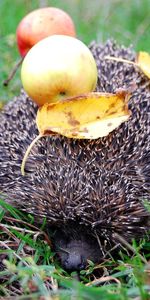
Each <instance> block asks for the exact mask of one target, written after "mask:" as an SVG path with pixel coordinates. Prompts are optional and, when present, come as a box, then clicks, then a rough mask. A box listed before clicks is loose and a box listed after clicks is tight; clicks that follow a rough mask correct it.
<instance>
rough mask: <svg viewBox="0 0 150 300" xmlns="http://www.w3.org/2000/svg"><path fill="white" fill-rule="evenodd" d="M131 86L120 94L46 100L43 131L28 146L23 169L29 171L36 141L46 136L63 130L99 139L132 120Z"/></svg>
mask: <svg viewBox="0 0 150 300" xmlns="http://www.w3.org/2000/svg"><path fill="white" fill-rule="evenodd" d="M130 94H131V90H130V89H129V90H128V91H121V90H119V91H118V92H117V93H116V94H109V93H94V92H93V93H89V94H86V95H81V96H77V97H72V98H69V99H66V100H64V101H62V102H56V103H46V104H44V105H43V106H42V107H40V108H39V109H38V112H37V117H36V124H37V127H38V130H39V135H38V136H37V137H36V138H35V139H34V140H33V141H32V143H31V144H30V145H29V147H28V148H27V150H26V153H25V155H24V158H23V161H22V164H21V173H22V175H25V163H26V160H27V158H28V155H29V153H30V151H31V149H32V147H33V146H34V144H35V143H36V142H37V141H38V140H39V139H40V138H41V137H43V136H48V135H54V134H60V135H63V136H66V137H69V138H76V139H97V138H99V137H103V136H106V135H108V134H109V133H110V132H111V131H112V130H114V129H115V128H117V127H118V126H119V125H120V124H121V123H123V122H125V121H126V120H128V118H129V116H130V111H129V110H128V101H129V98H130Z"/></svg>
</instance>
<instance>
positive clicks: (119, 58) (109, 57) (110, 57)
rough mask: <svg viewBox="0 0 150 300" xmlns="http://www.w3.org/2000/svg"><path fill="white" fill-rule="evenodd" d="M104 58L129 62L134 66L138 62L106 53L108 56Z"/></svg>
mask: <svg viewBox="0 0 150 300" xmlns="http://www.w3.org/2000/svg"><path fill="white" fill-rule="evenodd" d="M105 59H109V60H114V61H118V62H123V63H127V64H131V65H134V66H138V64H137V63H135V62H134V61H130V60H126V59H124V58H121V57H113V56H109V55H108V56H105Z"/></svg>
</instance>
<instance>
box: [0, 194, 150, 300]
mask: <svg viewBox="0 0 150 300" xmlns="http://www.w3.org/2000/svg"><path fill="white" fill-rule="evenodd" d="M0 204H1V207H3V208H1V210H0V222H1V226H0V235H1V239H0V261H3V265H2V264H0V297H2V299H6V297H13V296H14V297H15V299H18V300H19V299H20V300H21V299H28V298H27V297H30V298H29V299H40V297H45V298H41V299H54V300H59V299H60V300H61V299H64V300H72V299H75V300H76V299H77V300H84V299H86V300H99V299H102V300H129V299H141V300H148V299H149V292H150V286H149V284H148V283H149V267H148V264H147V265H145V264H144V263H143V261H142V260H141V257H140V255H139V251H140V247H137V246H136V244H135V243H134V244H133V247H134V249H135V255H134V256H133V257H132V258H129V257H128V255H127V254H120V260H118V261H114V260H110V259H109V260H106V261H105V262H103V263H101V264H99V265H97V266H94V264H92V262H90V263H89V266H88V267H87V269H86V270H83V271H81V272H80V274H79V275H77V274H76V273H75V272H73V273H72V274H67V273H66V272H65V271H64V270H63V269H61V268H60V266H59V264H58V263H57V260H56V258H55V256H54V253H53V252H51V249H50V240H49V238H48V237H47V236H46V234H45V233H44V231H43V228H41V229H39V228H36V227H35V226H34V225H33V219H32V218H31V217H30V216H27V215H24V214H23V213H20V212H19V211H17V209H14V208H12V207H11V206H10V205H8V204H6V203H5V202H4V201H2V200H0ZM4 209H5V210H8V211H9V213H10V214H9V216H8V215H6V213H5V211H4ZM14 218H15V219H16V221H14ZM79 278H80V280H79Z"/></svg>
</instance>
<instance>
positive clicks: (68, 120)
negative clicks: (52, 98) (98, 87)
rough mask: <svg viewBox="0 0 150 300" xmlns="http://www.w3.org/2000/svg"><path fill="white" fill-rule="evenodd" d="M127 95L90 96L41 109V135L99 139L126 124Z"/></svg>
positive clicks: (39, 119) (125, 93)
mask: <svg viewBox="0 0 150 300" xmlns="http://www.w3.org/2000/svg"><path fill="white" fill-rule="evenodd" d="M129 97H130V94H129V92H127V91H122V92H118V93H116V94H109V93H98V92H97V93H89V94H86V95H81V96H77V97H73V98H70V99H67V100H64V101H63V102H57V103H46V104H44V105H43V106H42V107H40V108H39V110H38V112H37V117H36V123H37V127H38V130H39V132H40V134H41V135H48V134H60V135H63V136H66V137H69V138H77V139H97V138H99V137H103V136H106V135H108V134H109V133H110V132H111V131H113V130H114V129H115V128H117V127H118V126H119V125H120V124H121V123H122V122H125V121H126V120H127V119H128V118H129V116H130V112H129V110H128V100H129Z"/></svg>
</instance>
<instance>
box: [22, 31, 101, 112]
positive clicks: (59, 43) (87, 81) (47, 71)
mask: <svg viewBox="0 0 150 300" xmlns="http://www.w3.org/2000/svg"><path fill="white" fill-rule="evenodd" d="M21 79H22V84H23V87H24V89H25V91H26V92H27V94H28V95H29V96H30V97H31V98H32V99H33V100H34V101H35V102H36V103H37V104H38V105H39V106H41V105H43V104H44V103H51V102H57V101H60V100H63V99H66V98H68V97H71V96H76V95H80V94H84V93H88V92H91V91H93V90H94V89H95V87H96V83H97V67H96V63H95V60H94V57H93V55H92V53H91V51H90V50H89V48H88V47H87V46H86V45H85V44H84V43H83V42H81V41H80V40H78V39H76V38H74V37H70V36H65V35H53V36H50V37H47V38H45V39H43V40H42V41H40V42H38V43H37V44H36V45H34V46H33V47H32V48H31V49H30V50H29V52H28V53H27V55H26V56H25V58H24V61H23V64H22V68H21Z"/></svg>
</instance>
